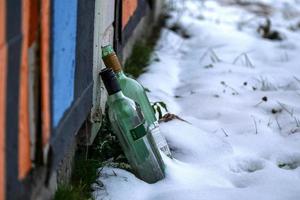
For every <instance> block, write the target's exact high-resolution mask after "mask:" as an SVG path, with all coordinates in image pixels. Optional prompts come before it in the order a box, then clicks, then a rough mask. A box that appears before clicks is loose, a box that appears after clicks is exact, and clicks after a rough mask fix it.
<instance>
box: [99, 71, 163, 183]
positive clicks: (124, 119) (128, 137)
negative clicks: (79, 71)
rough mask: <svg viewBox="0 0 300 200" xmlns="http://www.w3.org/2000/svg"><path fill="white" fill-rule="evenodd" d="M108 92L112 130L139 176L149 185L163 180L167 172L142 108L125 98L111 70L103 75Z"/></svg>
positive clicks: (101, 73) (102, 72) (103, 72)
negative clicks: (161, 164)
mask: <svg viewBox="0 0 300 200" xmlns="http://www.w3.org/2000/svg"><path fill="white" fill-rule="evenodd" d="M100 75H101V78H102V80H103V83H104V85H105V88H106V89H107V92H108V95H109V96H108V99H107V104H108V107H109V108H108V109H109V110H108V115H109V119H110V122H111V124H112V128H113V131H114V132H115V133H116V135H117V137H118V139H119V141H120V143H121V146H122V149H123V151H124V153H125V156H126V157H127V159H128V161H129V163H130V165H131V167H132V169H133V170H134V172H135V173H136V175H137V176H138V177H139V178H141V179H142V180H144V181H146V182H148V183H154V182H157V181H159V180H161V179H163V178H164V169H163V168H162V167H161V166H160V164H159V159H158V158H157V157H156V155H155V154H154V152H153V149H152V146H151V144H150V141H149V139H148V137H147V135H149V134H150V133H149V130H148V128H147V126H146V125H145V120H144V117H143V114H142V112H141V109H140V107H139V105H138V104H137V103H136V102H134V101H133V100H131V99H129V98H127V97H125V96H124V95H123V93H122V91H121V88H120V85H119V83H118V81H117V78H116V76H115V74H114V73H113V71H112V70H111V69H108V68H106V69H104V70H102V71H101V72H100Z"/></svg>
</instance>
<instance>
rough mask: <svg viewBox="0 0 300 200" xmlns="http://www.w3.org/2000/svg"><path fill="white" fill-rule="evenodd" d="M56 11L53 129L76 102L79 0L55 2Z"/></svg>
mask: <svg viewBox="0 0 300 200" xmlns="http://www.w3.org/2000/svg"><path fill="white" fill-rule="evenodd" d="M53 3H54V8H53V12H54V13H53V20H54V21H53V62H52V64H53V77H52V78H53V111H52V113H53V115H52V120H53V126H54V127H56V126H57V125H58V123H59V121H60V119H61V118H62V117H63V115H64V113H65V111H66V110H67V109H68V108H69V107H70V106H71V104H72V102H73V99H74V76H75V57H76V56H75V52H76V24H77V0H68V1H62V0H54V2H53Z"/></svg>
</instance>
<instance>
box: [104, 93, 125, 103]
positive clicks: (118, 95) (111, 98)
mask: <svg viewBox="0 0 300 200" xmlns="http://www.w3.org/2000/svg"><path fill="white" fill-rule="evenodd" d="M124 97H125V96H124V94H123V92H122V91H119V92H116V93H114V94H111V95H109V96H108V98H107V99H108V100H109V101H115V100H118V99H122V98H124Z"/></svg>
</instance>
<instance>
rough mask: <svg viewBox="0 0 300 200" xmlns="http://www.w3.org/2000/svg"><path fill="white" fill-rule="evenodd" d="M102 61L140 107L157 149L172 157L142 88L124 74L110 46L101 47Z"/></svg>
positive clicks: (126, 93)
mask: <svg viewBox="0 0 300 200" xmlns="http://www.w3.org/2000/svg"><path fill="white" fill-rule="evenodd" d="M102 59H103V61H104V63H105V65H106V67H109V68H112V69H113V71H114V72H115V73H116V75H117V79H118V81H119V83H120V86H121V88H122V91H123V93H124V95H125V96H127V97H129V98H131V99H133V100H134V101H136V102H137V103H138V104H139V105H140V106H141V109H142V112H143V114H144V116H145V119H146V122H147V124H148V126H149V128H150V130H151V133H152V134H151V135H152V137H153V138H154V141H155V143H156V145H157V147H158V148H159V149H160V150H161V151H162V152H164V153H165V154H166V155H167V156H169V157H172V156H171V151H170V148H169V146H168V144H167V141H166V139H165V138H164V136H163V135H162V134H161V133H160V130H159V124H158V122H157V120H156V117H155V114H154V111H153V109H152V107H151V105H150V102H149V99H148V97H147V95H146V92H145V89H144V88H143V86H142V85H141V84H139V83H138V82H137V81H135V80H134V79H132V78H129V77H127V76H126V75H125V74H124V72H123V70H122V67H121V64H120V62H119V59H118V57H117V55H116V54H115V52H114V50H113V48H112V47H111V46H110V45H108V46H104V47H102Z"/></svg>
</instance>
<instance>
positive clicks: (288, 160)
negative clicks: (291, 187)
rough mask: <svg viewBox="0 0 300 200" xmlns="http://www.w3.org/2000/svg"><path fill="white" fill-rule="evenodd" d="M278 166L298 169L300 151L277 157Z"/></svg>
mask: <svg viewBox="0 0 300 200" xmlns="http://www.w3.org/2000/svg"><path fill="white" fill-rule="evenodd" d="M277 166H278V167H279V168H281V169H286V170H293V169H297V168H298V167H300V153H294V154H289V155H282V156H280V157H279V158H277Z"/></svg>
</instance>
